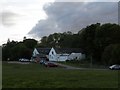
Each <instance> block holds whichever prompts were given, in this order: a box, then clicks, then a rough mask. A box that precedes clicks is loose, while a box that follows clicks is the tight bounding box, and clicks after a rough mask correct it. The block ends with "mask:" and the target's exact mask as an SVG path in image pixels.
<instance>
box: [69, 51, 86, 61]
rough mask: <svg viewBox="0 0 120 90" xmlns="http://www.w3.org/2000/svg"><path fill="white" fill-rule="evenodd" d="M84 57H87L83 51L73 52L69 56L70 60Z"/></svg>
mask: <svg viewBox="0 0 120 90" xmlns="http://www.w3.org/2000/svg"><path fill="white" fill-rule="evenodd" d="M84 58H85V55H84V54H82V53H71V54H70V55H69V57H68V60H73V59H77V60H81V59H84Z"/></svg>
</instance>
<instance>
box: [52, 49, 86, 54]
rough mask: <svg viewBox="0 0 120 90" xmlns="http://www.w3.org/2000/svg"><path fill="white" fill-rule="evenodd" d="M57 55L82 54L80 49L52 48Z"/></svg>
mask: <svg viewBox="0 0 120 90" xmlns="http://www.w3.org/2000/svg"><path fill="white" fill-rule="evenodd" d="M54 49H55V51H56V53H57V54H63V53H67V54H71V53H84V51H83V50H82V49H81V48H54Z"/></svg>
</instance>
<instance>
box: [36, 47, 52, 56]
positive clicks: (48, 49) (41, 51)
mask: <svg viewBox="0 0 120 90" xmlns="http://www.w3.org/2000/svg"><path fill="white" fill-rule="evenodd" d="M36 49H37V51H38V52H39V54H45V55H48V54H49V52H50V50H51V48H36Z"/></svg>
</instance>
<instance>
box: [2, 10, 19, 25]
mask: <svg viewBox="0 0 120 90" xmlns="http://www.w3.org/2000/svg"><path fill="white" fill-rule="evenodd" d="M0 17H1V20H2V25H4V26H13V25H14V24H16V20H17V18H18V17H19V15H18V14H16V13H14V12H10V11H3V12H1V13H0Z"/></svg>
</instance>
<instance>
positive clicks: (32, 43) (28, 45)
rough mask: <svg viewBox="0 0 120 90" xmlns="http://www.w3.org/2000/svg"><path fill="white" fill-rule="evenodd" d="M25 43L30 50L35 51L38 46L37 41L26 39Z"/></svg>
mask: <svg viewBox="0 0 120 90" xmlns="http://www.w3.org/2000/svg"><path fill="white" fill-rule="evenodd" d="M23 43H24V44H25V46H26V47H27V48H29V49H33V48H34V47H35V46H36V45H37V41H36V40H35V39H25V40H23Z"/></svg>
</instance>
